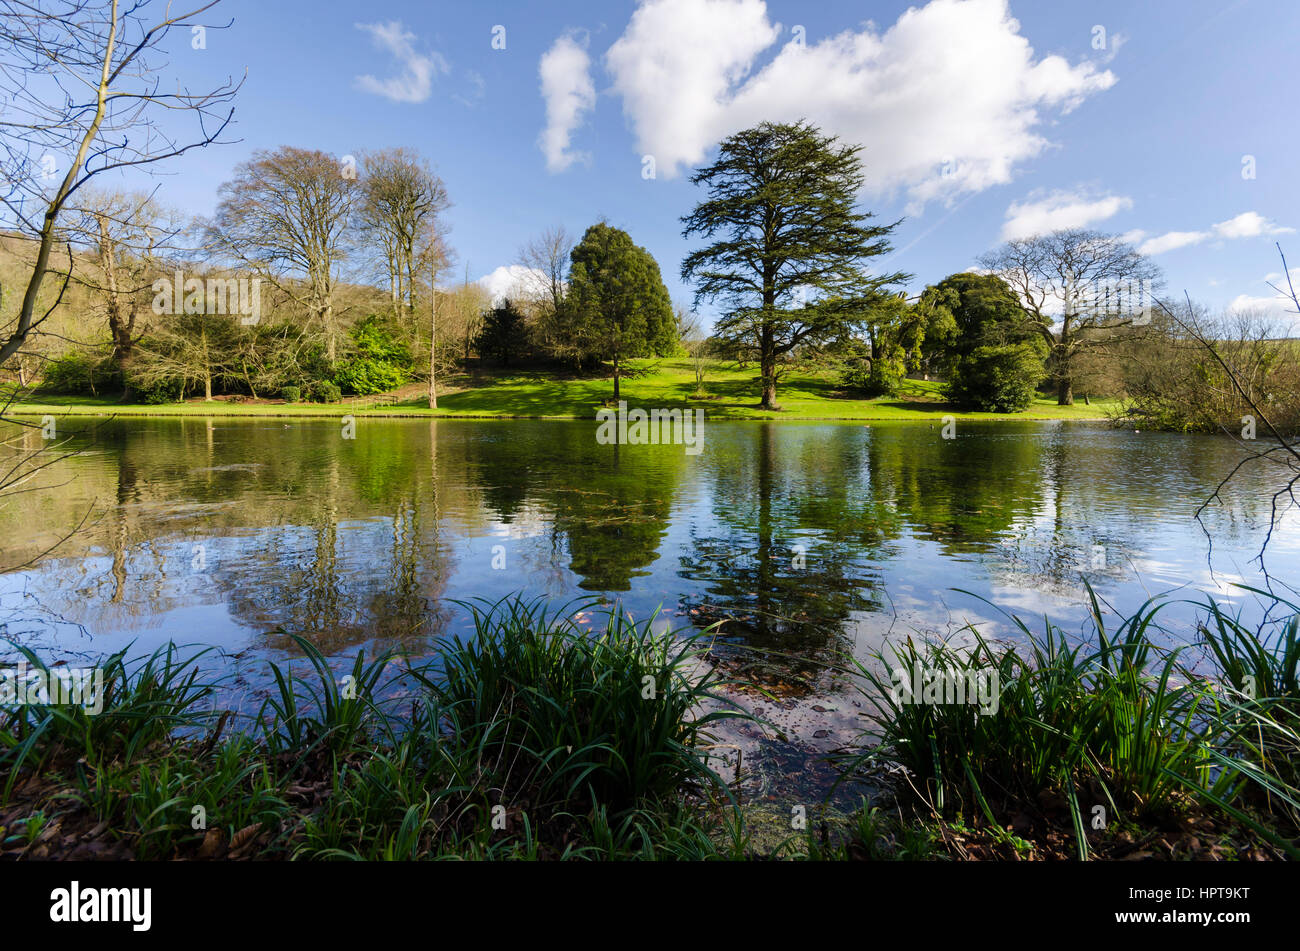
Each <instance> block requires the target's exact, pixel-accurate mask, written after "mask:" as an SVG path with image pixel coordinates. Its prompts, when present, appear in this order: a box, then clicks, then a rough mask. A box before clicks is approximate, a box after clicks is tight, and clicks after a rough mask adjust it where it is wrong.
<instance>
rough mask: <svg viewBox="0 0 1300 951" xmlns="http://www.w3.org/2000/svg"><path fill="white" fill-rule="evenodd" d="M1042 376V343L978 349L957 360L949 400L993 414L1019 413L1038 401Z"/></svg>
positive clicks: (949, 388) (950, 384)
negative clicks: (1036, 397) (1037, 395)
mask: <svg viewBox="0 0 1300 951" xmlns="http://www.w3.org/2000/svg"><path fill="white" fill-rule="evenodd" d="M1042 376H1043V356H1042V348H1041V344H1037V343H1019V344H1003V345H998V346H988V347H976V348H975V349H974V350H972V351H971V352H970V353H968V354H966V355H965V356H963V357H961V358H960V359H959V360H958V361H957V365H956V367H955V368H954V369H953V373H952V377H951V379H949V381H948V398H949V399H950V400H952V401H953V402H954V403H956V404H958V405H959V406H963V407H967V408H971V409H978V410H983V411H985V412H989V413H1018V412H1020V411H1021V410H1023V409H1026V408H1027V407H1028V406H1029V404H1030V403H1032V402H1033V401H1034V393H1035V391H1036V389H1037V387H1038V381H1039V380H1041V379H1042Z"/></svg>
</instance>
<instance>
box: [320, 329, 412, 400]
mask: <svg viewBox="0 0 1300 951" xmlns="http://www.w3.org/2000/svg"><path fill="white" fill-rule="evenodd" d="M352 339H353V340H354V341H355V344H356V352H355V354H353V355H352V356H351V357H349V358H348V359H347V360H345V361H344V362H343V363H341V364H340V365H339V367H338V369H337V371H336V372H335V373H334V382H335V383H336V384H337V385H338V386H339V388H340V389H342V390H346V391H347V392H349V393H356V394H358V395H360V396H366V395H368V394H370V393H386V392H388V391H389V390H393V389H396V388H397V387H399V386H401V385H402V384H403V383H406V382H407V381H409V380H410V379H411V351H410V349H409V348H408V347H407V346H406V344H405V343H403V342H402V341H401V340H399V339H398V338H397V337H396V336H395V335H394V333H393V331H392V330H391V329H390V328H389V327H387V326H385V324H384V322H383V321H381V320H380V319H379V318H378V317H375V316H370V317H367V318H365V319H364V320H361V321H358V323H357V325H356V326H355V327H353V328H352Z"/></svg>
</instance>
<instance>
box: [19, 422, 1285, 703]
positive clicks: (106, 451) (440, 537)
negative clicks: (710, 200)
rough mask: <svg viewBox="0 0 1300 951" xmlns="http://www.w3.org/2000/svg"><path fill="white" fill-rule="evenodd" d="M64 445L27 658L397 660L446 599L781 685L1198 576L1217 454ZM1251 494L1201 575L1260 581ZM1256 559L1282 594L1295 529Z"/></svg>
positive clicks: (875, 436) (832, 439)
mask: <svg viewBox="0 0 1300 951" xmlns="http://www.w3.org/2000/svg"><path fill="white" fill-rule="evenodd" d="M61 425H62V428H63V429H64V430H65V431H66V430H71V429H73V428H75V427H76V426H77V425H78V423H77V421H76V420H74V419H68V420H65V421H63V422H62V424H61ZM84 428H85V429H86V431H87V435H86V437H85V439H84V442H85V450H86V451H85V452H83V453H81V454H79V455H77V456H74V457H71V458H68V459H66V460H63V461H62V462H60V463H59V464H57V465H55V466H53V467H51V469H50V470H49V471H48V472H47V474H46V475H47V480H46V481H47V485H48V488H46V489H44V490H42V491H37V492H30V493H27V494H25V495H20V496H14V497H12V498H10V499H8V500H6V501H5V502H4V504H3V506H0V565H21V564H24V563H26V562H28V561H31V560H32V559H36V560H35V563H34V564H32V565H31V566H30V567H27V568H25V569H22V570H17V571H9V572H8V573H6V574H4V575H0V610H2V611H3V615H2V616H0V620H2V621H3V623H4V624H5V628H4V631H5V634H6V636H9V637H15V638H18V639H21V640H22V641H23V642H25V643H29V644H32V645H33V646H36V647H38V648H42V649H49V650H60V651H70V652H80V653H83V654H84V653H95V652H100V651H104V650H113V649H117V648H119V647H121V646H123V645H124V644H125V643H127V642H128V641H131V640H134V641H135V642H136V645H137V648H139V649H142V650H143V649H148V648H151V647H152V646H154V645H156V644H159V643H163V642H165V641H167V640H178V641H189V642H202V643H208V644H214V645H217V646H220V647H223V648H226V649H228V650H230V651H231V652H235V651H245V650H247V649H249V648H252V649H255V650H265V651H269V652H279V651H291V650H292V649H293V644H292V641H291V640H290V639H289V638H288V636H287V634H286V633H284V632H293V633H298V634H303V635H306V636H308V637H311V638H312V639H314V640H315V641H317V642H318V643H319V644H320V645H321V646H322V648H323V649H325V650H326V651H327V652H340V651H344V650H347V649H351V648H354V647H356V646H358V645H361V644H366V643H372V642H377V643H382V644H400V645H403V646H404V647H406V648H409V649H411V650H416V651H418V650H420V649H423V647H425V646H427V644H428V642H429V640H430V639H431V638H434V637H436V636H439V635H442V634H445V633H448V632H450V631H453V630H458V629H459V626H460V625H463V624H464V622H465V617H464V613H465V612H464V611H463V610H462V609H461V608H459V607H458V606H457V605H456V604H455V603H454V601H456V600H457V599H472V598H477V597H482V598H487V599H489V600H496V599H498V598H501V597H504V596H506V595H508V594H510V593H513V592H515V591H521V590H522V591H524V592H526V593H528V594H533V595H541V596H546V597H550V598H556V599H561V600H568V599H571V598H575V597H599V598H603V599H605V600H607V601H614V600H618V601H619V602H620V603H621V604H622V605H623V606H624V607H625V608H626V609H628V610H629V611H631V612H632V613H634V614H635V615H637V616H646V615H648V614H649V613H650V612H652V611H653V610H655V609H656V608H658V607H661V606H662V607H664V608H666V609H667V610H669V611H671V612H675V613H676V614H677V615H679V621H680V622H682V623H685V620H686V619H688V618H689V619H691V620H693V621H695V622H696V623H699V624H704V623H713V622H717V621H721V622H723V627H722V631H723V635H724V640H725V643H726V644H727V645H729V648H726V649H725V650H726V651H729V654H728V656H730V657H731V658H732V659H733V660H736V661H737V662H738V663H739V664H740V665H741V666H743V667H744V668H745V670H746V672H747V673H750V674H753V675H755V676H759V677H763V678H767V679H768V680H769V682H778V681H779V682H781V683H783V684H786V685H793V686H792V688H791V689H792V690H797V689H799V688H800V687H801V686H803V687H805V688H806V689H808V690H813V689H818V688H819V683H818V677H819V676H820V674H819V671H821V670H822V669H823V667H824V665H826V664H827V663H833V662H835V661H837V660H840V659H842V658H843V656H844V655H845V654H846V652H848V651H858V652H859V653H861V652H862V651H863V650H864V649H865V648H866V647H869V646H873V645H874V644H876V643H878V642H879V638H880V637H881V636H882V632H884V631H888V630H896V631H899V630H901V631H908V630H912V629H920V630H943V629H944V628H945V627H949V626H953V625H960V623H962V622H963V621H964V620H965V619H975V620H988V621H989V622H990V623H991V624H993V623H994V622H996V618H995V617H994V615H993V614H992V612H991V609H989V608H988V607H987V605H982V604H981V603H980V602H978V601H977V600H976V599H974V598H970V597H967V596H964V595H959V594H955V593H954V592H953V591H952V590H951V589H953V588H962V589H966V590H969V591H971V592H974V593H976V594H978V595H982V596H985V597H989V598H991V599H993V600H995V601H997V602H998V603H999V604H1005V605H1007V606H1009V607H1011V608H1012V609H1015V610H1017V611H1023V612H1028V613H1042V612H1047V613H1050V614H1051V615H1052V616H1053V617H1054V618H1055V619H1057V620H1059V621H1061V622H1063V623H1065V624H1066V625H1071V624H1079V623H1082V621H1083V619H1084V616H1085V612H1084V610H1083V607H1082V604H1081V601H1080V596H1081V593H1082V588H1081V579H1082V578H1083V577H1087V578H1089V579H1090V580H1091V581H1092V582H1093V584H1094V585H1095V586H1096V587H1097V588H1098V590H1099V592H1100V593H1101V594H1102V595H1103V596H1104V597H1106V598H1108V599H1109V600H1110V601H1111V602H1112V603H1113V604H1114V605H1115V607H1116V608H1117V609H1119V610H1125V609H1130V610H1131V609H1132V608H1133V607H1136V606H1137V605H1138V604H1140V603H1141V602H1142V601H1144V600H1145V599H1146V597H1147V596H1148V594H1149V593H1150V592H1152V591H1156V590H1163V589H1167V588H1169V587H1172V586H1175V585H1182V584H1187V585H1192V586H1195V587H1196V588H1198V589H1204V588H1206V587H1208V586H1211V585H1213V583H1214V579H1212V578H1211V577H1210V575H1209V571H1208V567H1207V564H1206V543H1205V539H1204V536H1203V534H1202V531H1201V529H1200V527H1199V526H1198V525H1197V524H1196V523H1195V522H1194V521H1193V515H1194V512H1195V510H1196V507H1197V506H1198V505H1199V504H1200V503H1201V501H1202V500H1203V499H1204V498H1206V497H1207V496H1208V495H1209V494H1210V492H1212V490H1213V488H1214V486H1215V484H1216V483H1217V481H1218V480H1219V478H1221V477H1222V475H1223V474H1224V473H1225V472H1226V471H1227V470H1228V469H1229V468H1230V467H1231V465H1232V464H1233V463H1234V462H1235V461H1236V459H1237V458H1238V452H1239V450H1238V449H1237V448H1236V447H1235V446H1234V445H1233V444H1232V443H1231V442H1229V441H1226V440H1219V439H1214V438H1210V437H1188V436H1175V435H1162V434H1140V435H1139V434H1134V433H1126V432H1119V431H1115V430H1111V429H1107V428H1105V427H1101V426H1090V425H1079V424H1069V425H1067V424H1060V423H1023V424H1021V423H1011V424H1006V423H1004V424H986V425H983V426H981V425H976V424H964V425H962V426H960V427H959V430H958V436H957V438H956V439H952V440H946V439H943V438H942V437H941V432H940V430H939V429H938V428H936V427H931V426H929V425H928V424H925V423H921V424H893V425H886V424H880V423H876V424H872V425H871V426H863V425H861V424H803V423H781V424H764V423H711V424H709V429H708V438H707V441H706V443H705V451H704V453H703V454H702V455H699V456H688V455H686V454H685V453H684V452H683V449H682V447H681V446H621V447H620V446H609V445H600V444H598V443H597V442H596V440H595V423H594V422H532V421H527V422H526V421H515V422H506V421H493V422H479V421H458V420H442V421H437V420H372V419H361V420H359V421H358V426H357V434H356V439H355V440H347V439H343V438H342V435H341V431H340V426H339V424H338V422H337V421H330V420H294V421H292V422H290V423H287V424H286V423H284V422H283V421H280V420H237V419H214V420H205V419H190V418H182V419H155V420H129V419H122V420H114V421H111V422H108V423H93V424H92V423H90V422H86V424H85V427H84ZM92 428H93V436H92V435H90V433H91V431H92ZM1268 497H1269V495H1268V493H1267V492H1266V491H1265V487H1264V486H1263V485H1262V484H1260V485H1258V486H1254V487H1252V486H1250V484H1249V483H1248V482H1242V483H1240V484H1239V485H1238V486H1237V488H1236V490H1235V492H1234V493H1233V494H1232V495H1231V496H1230V497H1228V498H1227V499H1225V501H1224V504H1223V505H1221V506H1218V507H1216V508H1214V509H1212V510H1211V511H1210V512H1209V514H1208V524H1209V525H1210V527H1211V529H1212V530H1213V532H1214V533H1215V536H1216V556H1215V557H1216V561H1215V566H1216V568H1217V569H1218V570H1219V572H1220V580H1222V579H1231V578H1241V579H1243V580H1246V581H1251V582H1254V581H1257V580H1258V576H1257V575H1256V574H1255V573H1254V572H1253V568H1252V566H1251V565H1250V559H1251V558H1252V557H1253V555H1254V554H1255V551H1256V549H1257V547H1258V544H1259V542H1260V534H1259V531H1258V527H1259V526H1260V525H1261V523H1262V520H1263V519H1265V518H1267V500H1268ZM88 511H89V512H91V513H92V514H91V517H90V518H89V519H88V520H87V521H86V524H85V527H84V529H83V530H82V531H81V532H79V533H77V534H75V535H74V536H73V537H72V538H71V539H69V540H68V541H67V542H65V543H64V544H62V545H60V546H59V547H57V548H56V549H55V550H54V551H53V552H51V553H50V554H48V555H44V556H42V554H41V553H42V552H44V551H45V550H46V549H47V548H49V547H50V546H51V545H52V544H54V543H55V542H56V541H57V540H58V539H59V538H60V537H61V536H62V535H64V534H65V533H67V532H68V531H69V530H70V529H71V528H72V527H74V526H76V525H77V524H78V523H79V522H80V521H81V520H82V519H83V518H84V517H85V516H86V513H87V512H88ZM1274 545H1275V546H1276V547H1275V548H1274V550H1273V563H1274V568H1275V570H1278V571H1281V573H1282V576H1283V580H1294V566H1295V563H1296V562H1295V555H1296V553H1297V544H1296V533H1295V532H1294V523H1288V524H1287V525H1286V526H1285V527H1284V530H1283V531H1281V532H1280V533H1278V534H1277V535H1276V536H1275V540H1274ZM1288 573H1289V574H1290V575H1291V578H1290V579H1287V577H1286V576H1287V574H1288ZM1245 607H1246V609H1247V610H1249V605H1248V604H1247V605H1246V606H1245ZM1002 629H1003V630H1004V631H1005V630H1006V626H1005V625H1003V628H1002ZM268 632H271V633H268ZM993 633H995V634H996V633H998V631H997V630H996V629H995V630H994V631H993ZM755 649H757V650H755Z"/></svg>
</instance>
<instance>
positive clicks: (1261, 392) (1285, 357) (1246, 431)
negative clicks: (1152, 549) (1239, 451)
mask: <svg viewBox="0 0 1300 951" xmlns="http://www.w3.org/2000/svg"><path fill="white" fill-rule="evenodd" d="M1278 254H1279V255H1281V257H1282V274H1283V275H1284V279H1285V281H1286V287H1285V288H1282V287H1278V286H1276V285H1273V289H1274V290H1275V291H1277V293H1278V294H1279V295H1280V297H1281V298H1282V299H1284V300H1286V301H1288V302H1289V303H1290V305H1291V307H1292V308H1294V310H1293V311H1292V313H1294V314H1295V315H1296V317H1297V318H1300V294H1298V293H1297V291H1296V288H1295V285H1294V283H1293V282H1292V280H1291V272H1290V270H1289V269H1288V267H1287V263H1286V255H1285V254H1284V253H1283V252H1282V247H1281V245H1280V244H1279V245H1278ZM1185 299H1186V310H1185V311H1184V313H1183V314H1182V315H1180V314H1179V313H1178V309H1177V308H1174V307H1171V306H1170V305H1169V304H1167V303H1165V302H1164V301H1159V300H1158V301H1157V302H1156V306H1157V307H1158V308H1159V309H1160V312H1161V313H1163V314H1164V315H1165V316H1166V317H1168V318H1169V320H1170V321H1171V322H1172V323H1173V324H1174V325H1175V326H1176V327H1178V329H1179V330H1181V331H1182V332H1183V333H1184V334H1185V335H1186V336H1187V338H1189V339H1190V340H1192V341H1193V342H1194V343H1195V344H1196V345H1197V346H1198V347H1199V348H1200V349H1201V351H1202V352H1204V353H1205V354H1207V355H1208V356H1209V358H1210V360H1211V361H1212V363H1213V364H1214V365H1215V366H1216V367H1217V368H1218V369H1219V371H1221V374H1222V377H1223V378H1224V379H1225V381H1226V383H1227V386H1228V387H1230V389H1231V392H1232V394H1233V395H1235V396H1236V397H1237V398H1238V399H1239V400H1240V404H1239V405H1243V406H1245V407H1246V409H1247V410H1248V412H1247V414H1246V415H1245V416H1243V417H1242V419H1241V423H1242V424H1243V435H1247V436H1249V443H1250V444H1249V446H1247V445H1246V440H1244V439H1243V442H1242V445H1243V447H1245V448H1248V449H1249V452H1248V453H1247V454H1246V455H1245V456H1243V458H1242V459H1241V460H1240V461H1239V462H1238V463H1237V464H1236V465H1234V466H1233V467H1232V469H1231V470H1230V471H1229V472H1228V474H1227V475H1226V476H1224V478H1223V479H1222V480H1221V481H1220V482H1219V484H1218V486H1217V487H1216V488H1215V490H1214V492H1213V493H1212V494H1211V495H1210V497H1209V498H1208V499H1206V500H1205V501H1204V502H1203V503H1202V504H1201V506H1200V507H1199V508H1198V509H1197V510H1196V518H1197V521H1198V522H1199V521H1200V520H1201V516H1202V515H1203V514H1204V512H1205V510H1206V509H1207V508H1209V506H1210V505H1212V504H1214V503H1215V502H1217V501H1218V500H1219V499H1220V496H1221V495H1222V493H1223V492H1224V490H1225V489H1226V488H1227V487H1228V486H1229V485H1231V483H1232V482H1233V480H1234V479H1236V478H1237V476H1238V475H1239V474H1240V473H1241V472H1242V471H1243V470H1245V469H1247V468H1249V467H1252V466H1261V465H1262V466H1265V467H1267V469H1268V470H1269V471H1271V472H1273V473H1275V475H1276V483H1275V484H1276V485H1277V488H1276V490H1275V491H1274V493H1273V496H1272V499H1271V500H1270V502H1271V504H1270V511H1269V524H1268V528H1267V530H1266V532H1265V534H1264V540H1263V542H1262V543H1261V545H1260V549H1259V553H1258V555H1257V556H1256V558H1255V561H1256V562H1257V563H1258V564H1259V566H1260V568H1261V570H1263V571H1264V572H1265V574H1266V575H1267V573H1268V572H1267V567H1266V565H1265V561H1264V559H1265V555H1266V553H1267V551H1268V546H1269V543H1270V542H1271V541H1272V538H1273V534H1274V532H1276V531H1277V529H1278V528H1279V526H1281V524H1282V519H1283V517H1284V516H1285V515H1286V513H1287V512H1288V511H1290V510H1291V509H1292V508H1296V507H1300V499H1298V498H1297V497H1296V489H1297V487H1298V486H1300V442H1298V441H1297V440H1296V438H1295V437H1296V435H1297V431H1298V430H1300V413H1297V407H1296V396H1295V394H1296V389H1295V383H1296V380H1297V362H1298V361H1297V355H1296V350H1295V344H1296V341H1295V340H1294V339H1276V336H1275V335H1273V336H1274V339H1273V340H1272V341H1271V342H1272V343H1275V344H1277V346H1276V347H1275V348H1270V351H1269V352H1268V353H1267V354H1266V356H1265V359H1264V360H1263V361H1262V362H1261V361H1260V360H1259V359H1258V356H1259V353H1260V350H1261V348H1260V346H1259V343H1260V341H1261V337H1260V335H1259V334H1256V333H1250V334H1249V335H1248V336H1247V338H1246V340H1245V341H1244V344H1242V345H1235V346H1234V345H1231V343H1229V342H1225V341H1222V340H1216V339H1215V338H1214V335H1213V333H1212V332H1209V333H1207V329H1206V327H1205V326H1204V325H1203V324H1202V323H1201V322H1200V321H1199V320H1198V319H1197V311H1196V308H1195V307H1194V306H1193V305H1192V302H1191V299H1190V298H1186V296H1185ZM1249 324H1250V321H1247V325H1249ZM1279 365H1280V366H1281V370H1282V372H1281V373H1279V372H1278V370H1279ZM1261 372H1262V373H1263V374H1264V375H1263V376H1262V377H1261ZM1200 375H1201V376H1204V375H1205V374H1203V373H1202V374H1200ZM1261 382H1263V385H1261ZM1278 389H1281V390H1283V392H1276V391H1277V390H1278ZM1279 413H1283V414H1286V415H1287V417H1288V418H1287V419H1286V421H1285V422H1283V421H1282V420H1280V419H1277V418H1275V414H1279ZM1256 423H1258V424H1259V430H1260V431H1262V434H1263V435H1266V436H1268V437H1270V439H1269V440H1268V442H1266V443H1265V444H1264V446H1263V448H1256V447H1257V446H1258V445H1259V443H1256V442H1255V441H1254V435H1255V433H1254V430H1255V425H1256ZM1223 429H1224V431H1225V432H1227V433H1229V435H1232V432H1231V431H1230V430H1229V429H1228V427H1226V426H1224V427H1223ZM1202 528H1204V523H1202ZM1205 534H1206V537H1207V538H1209V539H1210V543H1211V545H1213V538H1212V537H1211V536H1210V533H1209V531H1208V530H1206V532H1205Z"/></svg>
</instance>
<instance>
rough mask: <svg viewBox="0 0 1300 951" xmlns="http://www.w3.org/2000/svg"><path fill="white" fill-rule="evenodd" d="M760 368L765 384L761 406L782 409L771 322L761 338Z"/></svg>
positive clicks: (766, 324) (760, 375)
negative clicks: (777, 386) (778, 397)
mask: <svg viewBox="0 0 1300 951" xmlns="http://www.w3.org/2000/svg"><path fill="white" fill-rule="evenodd" d="M765 306H766V305H765ZM758 370H759V379H760V380H761V381H762V384H763V399H762V401H761V402H760V403H759V404H758V405H759V407H760V408H761V409H769V410H777V409H780V408H781V407H780V406H778V405H777V402H776V340H775V333H774V331H773V329H772V325H771V324H770V323H764V324H763V331H762V334H761V337H760V340H759V354H758Z"/></svg>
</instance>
